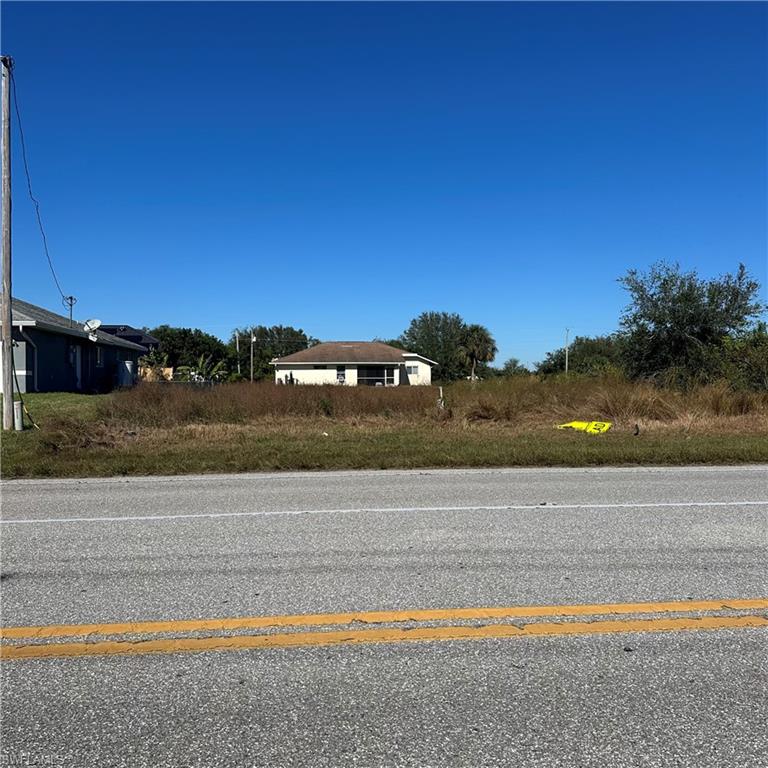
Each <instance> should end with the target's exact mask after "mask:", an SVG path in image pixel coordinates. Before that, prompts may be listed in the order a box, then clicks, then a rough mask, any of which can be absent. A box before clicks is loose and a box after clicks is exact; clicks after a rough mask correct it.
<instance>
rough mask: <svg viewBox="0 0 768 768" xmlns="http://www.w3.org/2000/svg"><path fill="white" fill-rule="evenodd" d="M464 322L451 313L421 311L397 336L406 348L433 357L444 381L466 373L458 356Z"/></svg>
mask: <svg viewBox="0 0 768 768" xmlns="http://www.w3.org/2000/svg"><path fill="white" fill-rule="evenodd" d="M466 328H467V326H466V323H465V322H464V321H463V320H462V319H461V317H460V316H459V315H457V314H455V313H451V312H422V313H421V314H420V315H419V316H418V317H416V318H414V319H413V320H411V324H410V325H409V326H408V328H407V330H406V331H405V332H404V333H403V335H402V336H401V337H400V341H401V342H402V345H403V347H404V348H405V349H407V350H408V351H410V352H416V353H417V354H419V355H423V356H424V357H427V358H429V359H430V360H434V361H435V362H436V363H437V365H438V368H437V371H436V373H437V377H438V378H440V379H442V380H443V381H451V380H453V379H459V378H462V377H464V376H466V375H467V370H468V366H467V363H466V361H465V360H463V359H462V355H461V344H462V342H463V340H464V334H465V332H466Z"/></svg>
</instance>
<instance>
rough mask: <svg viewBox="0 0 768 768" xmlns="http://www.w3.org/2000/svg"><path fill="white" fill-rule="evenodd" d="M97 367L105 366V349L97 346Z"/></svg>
mask: <svg viewBox="0 0 768 768" xmlns="http://www.w3.org/2000/svg"><path fill="white" fill-rule="evenodd" d="M96 367H97V368H103V367H104V349H103V348H102V347H96Z"/></svg>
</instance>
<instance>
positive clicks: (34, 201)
mask: <svg viewBox="0 0 768 768" xmlns="http://www.w3.org/2000/svg"><path fill="white" fill-rule="evenodd" d="M10 74H11V92H12V93H13V108H14V110H15V112H16V124H17V125H18V126H19V138H20V139H21V159H22V161H23V164H24V174H25V176H26V177H27V191H28V192H29V199H30V200H31V201H32V204H33V205H34V206H35V215H36V216H37V226H38V227H39V229H40V236H41V237H42V239H43V250H44V251H45V258H46V259H47V260H48V266H49V268H50V270H51V275H53V282H54V283H56V288H57V289H58V291H59V293H60V294H61V300H62V301H63V302H64V305H65V306H67V304H68V300H69V299H72V298H73V297H72V296H67V295H66V294H65V293H64V291H63V290H62V288H61V284H60V283H59V278H58V277H57V276H56V270H55V269H54V267H53V261H52V260H51V254H50V252H49V251H48V238H47V237H46V236H45V228H44V227H43V219H42V217H41V216H40V203H39V202H38V200H37V198H36V197H35V196H34V194H33V193H32V179H31V178H30V174H29V164H28V162H27V144H26V142H25V141H24V128H23V127H22V124H21V112H20V111H19V100H18V98H17V96H16V78H15V77H14V75H13V69H11V70H10Z"/></svg>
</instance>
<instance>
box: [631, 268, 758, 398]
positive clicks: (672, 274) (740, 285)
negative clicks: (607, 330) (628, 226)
mask: <svg viewBox="0 0 768 768" xmlns="http://www.w3.org/2000/svg"><path fill="white" fill-rule="evenodd" d="M619 283H620V284H621V285H622V286H623V287H624V288H625V289H626V290H627V291H628V292H629V295H630V303H629V306H627V308H626V309H625V310H624V313H623V316H622V319H621V332H620V338H621V341H622V359H623V363H624V366H625V368H626V370H627V373H628V374H629V375H630V376H632V377H646V376H647V377H654V376H660V375H664V374H666V375H667V376H668V377H671V378H673V379H674V380H675V381H676V382H677V383H680V384H688V383H693V382H695V381H707V380H712V379H713V378H717V377H719V376H720V375H722V351H723V345H724V343H725V340H726V339H727V338H729V337H731V338H736V337H739V336H740V335H742V334H744V333H746V332H748V331H749V329H750V328H751V327H752V326H753V323H754V321H755V319H756V318H757V317H758V316H759V315H760V313H761V312H762V310H763V307H762V305H761V303H760V302H759V301H758V300H757V295H758V291H759V289H760V286H759V284H758V283H757V281H755V280H754V279H752V278H751V277H750V275H749V274H748V273H747V270H746V268H745V267H744V265H743V264H740V265H739V268H738V270H737V271H736V274H726V275H723V276H721V277H719V278H715V279H713V280H704V279H702V278H700V277H699V276H698V274H697V273H696V272H695V271H691V272H681V270H680V267H679V265H677V264H675V265H669V264H665V263H663V262H660V263H658V264H655V265H653V266H652V267H651V269H650V270H649V271H648V272H645V273H643V272H639V271H638V270H634V269H633V270H630V271H629V272H627V274H626V275H625V276H624V277H622V278H620V280H619Z"/></svg>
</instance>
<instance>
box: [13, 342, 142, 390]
mask: <svg viewBox="0 0 768 768" xmlns="http://www.w3.org/2000/svg"><path fill="white" fill-rule="evenodd" d="M13 339H14V357H13V362H14V365H15V366H16V372H17V377H18V380H19V388H20V390H21V391H22V392H108V391H109V390H111V389H114V388H115V387H116V386H118V384H119V373H118V371H119V368H120V366H121V365H122V363H123V361H126V360H130V361H132V362H133V370H134V372H136V371H138V359H139V356H140V354H141V353H140V352H139V351H138V350H133V349H126V348H124V347H115V346H112V345H109V344H100V343H98V342H92V341H90V340H88V339H80V338H77V337H74V336H67V335H64V334H59V333H51V332H48V331H45V330H42V329H39V328H34V327H30V328H25V329H24V332H23V333H22V332H21V331H19V329H18V328H15V329H14V331H13ZM78 349H79V352H78ZM97 350H101V355H100V359H99V354H98V352H97ZM78 355H79V357H80V377H79V382H78V377H77V357H78Z"/></svg>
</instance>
